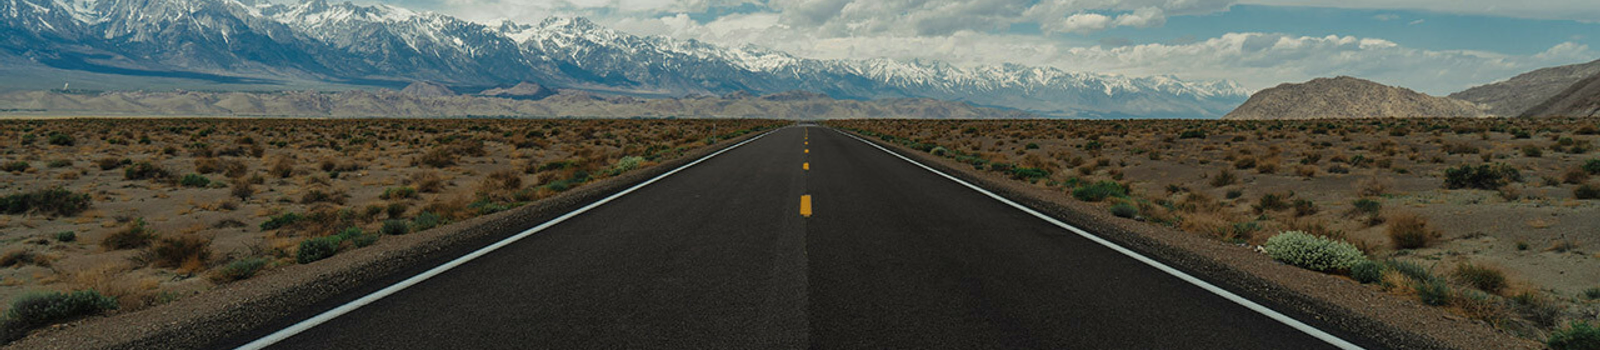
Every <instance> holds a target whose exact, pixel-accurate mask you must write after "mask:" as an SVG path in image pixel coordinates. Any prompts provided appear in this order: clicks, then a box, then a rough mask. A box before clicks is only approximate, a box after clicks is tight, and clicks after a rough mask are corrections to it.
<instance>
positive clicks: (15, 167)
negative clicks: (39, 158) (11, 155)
mask: <svg viewBox="0 0 1600 350" xmlns="http://www.w3.org/2000/svg"><path fill="white" fill-rule="evenodd" d="M31 167H32V166H31V165H28V161H25V160H18V161H10V162H4V163H0V171H7V172H13V173H20V172H23V171H27V170H28V168H31Z"/></svg>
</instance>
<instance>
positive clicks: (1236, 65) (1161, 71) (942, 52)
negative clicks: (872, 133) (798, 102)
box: [634, 14, 1600, 95]
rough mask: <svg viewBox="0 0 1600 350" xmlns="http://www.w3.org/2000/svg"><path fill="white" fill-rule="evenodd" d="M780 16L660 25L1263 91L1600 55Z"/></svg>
mask: <svg viewBox="0 0 1600 350" xmlns="http://www.w3.org/2000/svg"><path fill="white" fill-rule="evenodd" d="M770 16H771V15H739V16H728V17H724V18H722V19H718V20H717V21H713V22H710V23H706V24H703V25H702V24H695V23H694V22H693V21H687V20H685V18H679V17H665V18H661V19H659V20H658V21H657V22H661V23H667V22H671V23H672V24H671V25H667V24H662V25H661V28H669V27H670V28H671V29H667V30H663V31H658V32H656V33H659V34H666V35H671V36H675V37H680V38H698V39H702V40H707V41H709V42H713V43H719V44H724V45H740V44H744V43H754V44H757V45H761V46H765V47H770V48H774V49H778V50H783V51H787V52H790V53H793V54H795V55H798V56H801V57H810V58H821V59H861V58H871V57H887V58H894V59H935V60H941V61H945V62H949V63H952V64H957V65H967V66H970V65H989V64H1000V63H1017V64H1025V65H1036V66H1052V67H1057V68H1060V69H1063V70H1068V71H1091V72H1105V73H1119V74H1127V75H1134V76H1148V75H1166V74H1171V75H1176V76H1179V77H1182V78H1186V79H1228V80H1234V81H1238V82H1239V83H1241V84H1243V85H1244V86H1245V87H1247V88H1249V89H1253V90H1254V89H1262V88H1267V87H1272V86H1275V85H1277V84H1280V83H1285V82H1300V81H1305V80H1310V79H1312V78H1316V77H1327V76H1336V75H1350V76H1356V77H1360V78H1365V79H1371V80H1374V81H1378V82H1381V83H1385V84H1393V85H1399V86H1404V87H1408V88H1412V89H1416V90H1418V91H1423V92H1426V93H1430V94H1435V95H1444V94H1449V93H1451V92H1455V91H1460V90H1462V89H1465V88H1467V87H1471V86H1474V85H1479V84H1483V83H1487V82H1491V81H1495V80H1499V79H1505V78H1509V77H1511V76H1513V75H1516V74H1518V73H1522V72H1526V71H1529V70H1533V69H1537V68H1541V67H1548V66H1555V65H1562V64H1571V63H1578V62H1584V61H1588V60H1592V59H1594V57H1596V56H1600V52H1596V51H1594V50H1591V49H1590V48H1589V47H1588V46H1585V45H1582V44H1577V43H1572V42H1566V43H1562V44H1560V45H1556V46H1554V47H1551V48H1550V49H1548V50H1546V51H1544V52H1542V53H1539V54H1534V55H1520V56H1519V55H1504V54H1498V53H1492V52H1480V51H1435V50H1423V49H1416V48H1409V47H1405V46H1402V45H1400V44H1397V43H1395V42H1391V41H1388V40H1383V39H1377V38H1360V37H1354V36H1332V35H1330V36H1321V37H1313V36H1293V35H1285V34H1273V33H1230V34H1225V35H1222V36H1219V37H1215V38H1209V39H1203V40H1198V41H1194V42H1190V43H1183V44H1143V45H1127V46H1103V45H1098V44H1096V43H1093V42H1074V41H1062V40H1059V39H1052V38H1046V37H1041V36H1034V35H1016V34H994V33H985V32H978V31H969V30H964V31H958V32H955V33H952V34H949V35H941V36H898V35H860V36H849V37H829V36H823V35H814V34H803V33H802V32H800V31H795V30H791V29H790V28H788V27H787V25H785V24H779V23H776V21H775V18H774V17H770ZM1079 18H1080V20H1078V22H1076V23H1078V25H1079V27H1082V28H1095V27H1099V26H1110V25H1114V24H1112V22H1115V21H1116V19H1114V18H1111V17H1109V16H1103V15H1101V16H1094V15H1092V14H1085V15H1084V16H1080V17H1079ZM1066 22H1073V21H1066ZM634 26H635V27H644V26H643V25H638V24H634Z"/></svg>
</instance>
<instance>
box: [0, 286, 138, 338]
mask: <svg viewBox="0 0 1600 350" xmlns="http://www.w3.org/2000/svg"><path fill="white" fill-rule="evenodd" d="M116 309H117V300H116V299H115V298H112V297H108V296H105V295H102V294H100V292H96V291H94V290H80V291H76V292H70V293H62V292H48V293H28V294H23V295H22V296H19V297H17V298H16V299H14V300H13V301H12V302H11V307H10V308H9V309H7V310H6V315H5V326H4V332H5V334H4V338H5V339H4V340H5V341H10V340H16V339H17V338H21V337H22V336H23V335H26V334H27V332H28V331H29V330H32V329H34V328H39V327H43V326H48V325H52V324H56V323H61V322H66V321H71V320H73V319H76V318H80V317H86V316H94V315H99V314H101V313H104V312H106V311H108V310H116Z"/></svg>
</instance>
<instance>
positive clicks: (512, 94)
mask: <svg viewBox="0 0 1600 350" xmlns="http://www.w3.org/2000/svg"><path fill="white" fill-rule="evenodd" d="M555 94H556V92H555V90H550V89H547V88H545V87H544V86H540V85H539V84H534V83H529V82H521V83H517V85H516V86H512V87H509V88H494V89H489V90H484V91H483V92H482V93H479V95H483V96H488V97H499V98H509V99H514V100H537V99H541V98H545V97H550V95H555Z"/></svg>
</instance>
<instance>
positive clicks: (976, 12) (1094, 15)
mask: <svg viewBox="0 0 1600 350" xmlns="http://www.w3.org/2000/svg"><path fill="white" fill-rule="evenodd" d="M1233 2H1234V0H1074V1H1067V0H1057V1H1037V0H973V1H944V0H895V1H883V0H771V1H769V2H767V3H766V5H767V7H768V8H770V9H771V10H772V11H773V12H776V13H778V14H780V15H782V20H783V21H784V24H787V25H790V26H793V27H795V28H815V29H816V33H818V34H820V35H826V36H834V37H844V36H857V35H880V34H894V35H919V36H931V35H949V34H953V33H956V32H960V31H978V32H993V31H1002V30H1005V29H1008V28H1011V27H1012V26H1014V25H1036V26H1038V27H1039V28H1040V30H1042V31H1045V32H1052V33H1062V32H1079V33H1083V32H1091V31H1096V30H1101V29H1106V28H1110V27H1116V26H1130V27H1140V28H1148V27H1154V26H1160V25H1163V24H1165V23H1166V17H1167V16H1173V15H1190V14H1202V13H1211V12H1216V11H1223V10H1226V9H1227V8H1228V6H1231V5H1232V4H1233Z"/></svg>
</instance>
